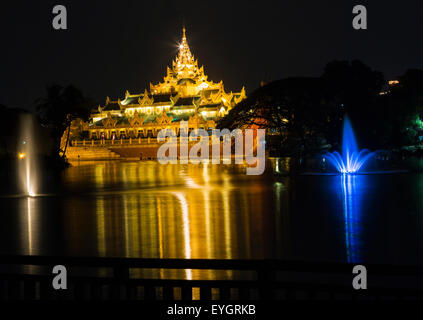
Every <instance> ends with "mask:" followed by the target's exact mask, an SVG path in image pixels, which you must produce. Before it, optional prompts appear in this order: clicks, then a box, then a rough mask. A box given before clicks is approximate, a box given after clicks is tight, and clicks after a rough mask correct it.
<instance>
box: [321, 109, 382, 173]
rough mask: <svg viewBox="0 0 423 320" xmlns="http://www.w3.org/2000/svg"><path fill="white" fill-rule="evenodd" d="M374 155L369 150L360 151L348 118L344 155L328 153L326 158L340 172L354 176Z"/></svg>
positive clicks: (344, 139)
mask: <svg viewBox="0 0 423 320" xmlns="http://www.w3.org/2000/svg"><path fill="white" fill-rule="evenodd" d="M374 155H375V152H370V151H369V150H368V149H362V150H359V149H358V146H357V142H356V140H355V136H354V131H353V129H352V126H351V122H350V120H349V119H348V117H345V118H344V130H343V135H342V155H341V154H340V153H339V152H337V151H335V152H332V153H327V154H326V158H327V159H328V160H329V162H330V163H331V164H332V165H333V166H334V167H335V168H336V169H337V170H338V172H340V173H343V174H354V173H357V172H359V171H360V169H361V168H362V167H363V165H364V164H365V163H366V162H367V161H368V160H369V159H371V158H372V157H373V156H374Z"/></svg>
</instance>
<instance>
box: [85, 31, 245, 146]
mask: <svg viewBox="0 0 423 320" xmlns="http://www.w3.org/2000/svg"><path fill="white" fill-rule="evenodd" d="M245 98H246V95H245V89H244V88H242V90H241V92H237V93H234V92H232V91H231V92H226V91H225V88H224V85H223V82H222V81H220V82H218V83H216V82H213V81H209V80H208V77H207V76H206V75H205V73H204V67H203V66H201V67H198V61H197V60H195V59H194V56H193V55H192V53H191V51H190V48H189V46H188V42H187V39H186V35H185V28H183V35H182V41H181V43H180V45H179V52H178V55H177V57H176V59H175V60H173V61H172V67H171V68H169V67H168V68H167V74H166V76H165V77H164V78H163V82H160V83H158V84H155V85H153V84H151V83H150V90H149V91H148V90H147V89H146V90H145V91H144V93H140V94H131V93H129V92H128V91H126V94H125V98H124V99H123V100H120V99H118V100H117V101H112V100H111V99H110V98H108V97H107V99H106V104H105V105H104V106H99V107H98V110H95V111H93V112H92V114H91V116H90V121H89V123H83V124H82V125H81V126H78V127H79V130H82V131H85V132H87V131H88V139H94V140H95V139H114V138H116V139H122V138H146V137H150V138H151V137H156V136H157V134H158V132H159V131H160V130H161V129H172V130H174V132H175V133H176V134H177V135H179V122H180V121H181V120H186V121H188V128H189V130H190V131H191V130H193V129H199V128H202V129H206V130H210V129H211V128H215V126H216V123H215V121H216V120H217V119H219V118H220V117H223V116H224V115H226V114H227V113H228V111H229V110H230V109H231V108H232V107H233V106H235V105H236V104H237V103H239V102H240V101H241V100H243V99H245Z"/></svg>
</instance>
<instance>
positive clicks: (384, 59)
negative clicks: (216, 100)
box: [0, 0, 423, 109]
mask: <svg viewBox="0 0 423 320" xmlns="http://www.w3.org/2000/svg"><path fill="white" fill-rule="evenodd" d="M9 2H10V3H8V2H6V1H2V2H1V4H0V34H1V47H0V57H1V60H0V61H1V68H0V104H5V105H7V106H10V107H24V108H29V109H31V108H32V105H33V101H34V99H35V98H37V97H39V96H41V95H43V94H44V88H45V86H46V84H49V83H60V84H63V85H65V84H74V85H76V86H77V87H79V88H80V89H82V91H83V92H85V93H86V94H87V95H88V96H90V97H92V98H94V99H96V100H98V101H99V102H102V103H103V101H104V100H105V97H106V96H107V95H108V96H110V97H111V98H117V97H123V96H124V92H125V90H126V89H128V90H129V91H130V92H142V91H144V88H145V87H146V86H147V85H148V83H149V82H150V81H151V82H158V81H160V80H162V77H163V76H164V74H165V71H166V65H168V64H170V62H171V59H172V58H173V57H174V56H175V54H176V50H177V48H176V45H177V42H178V41H179V40H180V38H181V27H182V21H183V20H185V25H186V27H187V37H188V42H189V44H190V47H191V50H192V52H193V53H194V55H195V56H196V57H197V58H198V59H199V64H200V65H204V66H205V71H206V74H208V75H209V79H211V80H214V81H220V80H223V81H224V83H225V88H226V89H227V90H233V91H236V90H240V89H241V87H242V85H245V86H246V88H247V94H248V92H251V91H252V90H254V89H255V88H256V87H257V86H258V85H259V82H260V81H261V80H263V79H266V80H276V79H281V78H284V77H289V76H317V75H319V74H320V73H321V72H322V69H323V67H324V65H325V64H326V63H327V62H329V61H331V60H334V59H361V60H363V61H364V62H365V63H367V64H368V65H370V66H371V67H373V68H375V69H377V70H380V71H383V72H384V73H385V75H386V76H387V78H390V77H393V76H396V75H399V74H401V73H403V72H404V71H405V70H406V69H407V68H411V67H413V68H423V41H422V34H423V32H422V31H423V1H409V0H403V1H380V0H377V1H376V0H372V1H365V0H361V1H349V0H342V1H339V0H332V1H329V0H325V1H321V0H320V1H319V0H313V1H311V0H309V1H304V0H283V1H282V0H281V1H275V2H268V1H249V2H247V1H243V2H233V1H228V0H227V1H222V2H220V1H214V2H212V1H195V2H190V1H175V2H165V1H148V2H145V1H141V0H138V1H129V0H121V1H75V0H73V1H65V0H56V1H48V0H47V1H16V3H13V4H12V3H11V1H9ZM56 4H62V5H65V6H66V7H67V9H68V30H66V31H56V30H53V28H52V26H51V22H52V18H53V14H52V13H51V11H52V8H53V6H54V5H56ZM356 4H363V5H366V6H367V9H368V28H369V29H368V30H367V31H356V30H354V29H353V28H352V26H351V21H352V17H353V14H352V8H353V6H354V5H356Z"/></svg>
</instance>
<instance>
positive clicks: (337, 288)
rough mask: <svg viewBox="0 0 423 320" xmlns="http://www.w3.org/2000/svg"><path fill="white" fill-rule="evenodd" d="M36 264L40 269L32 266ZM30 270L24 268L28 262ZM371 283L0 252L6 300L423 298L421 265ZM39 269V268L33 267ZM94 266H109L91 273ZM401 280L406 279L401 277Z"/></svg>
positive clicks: (293, 267)
mask: <svg viewBox="0 0 423 320" xmlns="http://www.w3.org/2000/svg"><path fill="white" fill-rule="evenodd" d="M55 265H64V266H66V268H67V276H68V277H67V278H68V289H67V290H54V289H53V287H52V280H53V277H54V276H55V275H54V274H52V273H51V270H52V268H53V266H55ZM29 266H37V267H36V268H39V270H37V272H35V271H34V272H29V271H28V270H29V269H30V268H31V267H29ZM24 267H25V268H26V269H28V270H27V271H26V272H19V271H18V270H21V269H22V268H24ZM366 267H367V270H368V272H369V274H368V282H369V284H368V287H369V289H368V290H354V289H353V288H352V284H351V283H352V278H353V277H354V276H355V275H353V274H352V268H353V265H350V264H339V263H310V262H288V261H279V260H202V259H189V260H185V259H135V258H85V257H78V258H76V257H43V256H10V255H3V256H0V268H1V271H0V272H1V273H0V299H2V300H16V299H28V300H34V299H35V300H51V299H59V300H61V299H64V300H79V299H83V300H109V299H117V300H193V299H199V300H205V301H207V300H212V299H213V300H237V299H241V300H255V299H260V300H269V299H294V300H298V299H325V300H328V299H329V300H331V299H384V298H387V299H392V298H393V299H423V269H422V268H420V267H400V266H383V265H369V266H367V265H366ZM32 268H34V267H32ZM92 269H94V270H96V271H99V270H104V269H108V271H110V275H108V276H93V275H92V272H90V271H88V270H91V271H92ZM133 269H160V270H162V269H184V270H187V269H188V270H196V269H199V270H216V271H217V270H233V271H234V270H238V271H249V272H250V273H252V277H251V278H249V279H247V280H235V279H234V280H201V279H194V280H185V279H181V280H174V279H140V278H135V277H132V276H131V275H130V274H131V270H133ZM401 279H403V280H401Z"/></svg>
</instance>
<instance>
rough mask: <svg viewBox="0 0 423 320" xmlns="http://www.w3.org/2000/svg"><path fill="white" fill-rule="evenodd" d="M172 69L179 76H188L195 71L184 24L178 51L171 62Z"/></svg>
mask: <svg viewBox="0 0 423 320" xmlns="http://www.w3.org/2000/svg"><path fill="white" fill-rule="evenodd" d="M173 69H174V71H175V73H176V74H178V75H180V76H188V75H189V74H192V73H193V72H194V71H195V70H194V69H195V61H194V56H193V55H192V53H191V50H190V49H189V45H188V41H187V37H186V29H185V26H184V27H183V28H182V41H181V43H180V44H179V52H178V55H177V56H176V59H175V62H174V64H173Z"/></svg>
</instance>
